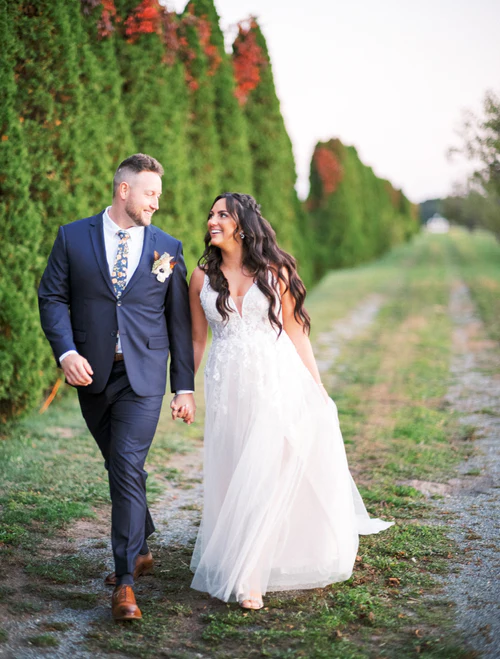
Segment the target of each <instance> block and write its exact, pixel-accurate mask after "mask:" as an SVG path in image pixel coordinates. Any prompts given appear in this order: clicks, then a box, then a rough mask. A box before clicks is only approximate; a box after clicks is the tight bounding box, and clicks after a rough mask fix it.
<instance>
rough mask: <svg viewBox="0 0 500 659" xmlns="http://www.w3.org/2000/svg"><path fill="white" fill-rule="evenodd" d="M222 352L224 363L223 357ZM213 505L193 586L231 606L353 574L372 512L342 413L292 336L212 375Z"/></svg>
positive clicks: (209, 466)
mask: <svg viewBox="0 0 500 659" xmlns="http://www.w3.org/2000/svg"><path fill="white" fill-rule="evenodd" d="M221 355H223V359H221ZM205 396H206V420H205V458H204V459H205V462H204V509H203V517H202V522H201V526H200V529H199V533H198V537H197V540H196V546H195V550H194V554H193V558H192V562H191V569H192V571H193V572H194V578H193V581H192V584H191V585H192V587H193V588H195V589H196V590H200V591H203V592H208V593H209V594H210V595H212V596H213V597H217V598H219V599H221V600H223V601H235V600H236V601H239V602H241V601H242V600H243V599H246V598H248V597H249V596H252V595H255V594H263V595H264V594H265V593H266V592H268V591H280V590H296V589H305V588H318V587H323V586H326V585H327V584H331V583H334V582H338V581H344V580H346V579H348V578H349V577H350V576H351V573H352V570H353V566H354V561H355V559H356V554H357V549H358V538H359V534H363V535H364V534H371V533H378V532H379V531H382V530H384V529H386V528H388V527H389V526H391V522H385V521H382V520H380V519H371V518H370V517H369V516H368V513H367V511H366V508H365V506H364V504H363V501H362V499H361V497H360V495H359V492H358V490H357V488H356V485H355V484H354V481H353V480H352V477H351V474H350V472H349V468H348V465H347V459H346V454H345V449H344V443H343V440H342V435H341V432H340V427H339V422H338V415H337V408H336V406H335V403H334V402H333V401H332V400H331V399H329V400H328V402H325V400H324V398H323V395H322V392H321V390H320V388H319V387H318V385H317V384H316V383H315V382H314V380H313V378H312V377H311V375H310V373H309V371H308V370H307V368H306V367H305V366H304V364H303V362H302V361H301V359H300V357H299V355H298V353H297V351H296V350H295V347H294V345H293V343H292V342H291V341H290V339H289V337H288V336H287V335H286V333H285V332H283V333H282V334H281V336H280V338H279V339H277V340H276V337H275V336H274V337H273V336H271V337H269V335H267V338H266V337H257V336H256V337H255V345H253V346H252V345H251V344H250V345H249V344H248V342H245V344H244V345H241V346H240V349H238V347H237V346H236V347H235V349H232V350H230V351H228V350H227V346H225V347H224V346H222V345H221V344H220V343H219V342H218V341H214V342H213V344H212V347H211V352H210V355H209V359H208V363H207V368H206V370H205Z"/></svg>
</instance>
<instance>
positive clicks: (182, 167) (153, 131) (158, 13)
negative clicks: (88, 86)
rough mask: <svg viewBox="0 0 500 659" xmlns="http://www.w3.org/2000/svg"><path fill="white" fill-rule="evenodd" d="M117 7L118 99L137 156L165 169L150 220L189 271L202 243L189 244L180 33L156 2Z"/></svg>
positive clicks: (190, 199)
mask: <svg viewBox="0 0 500 659" xmlns="http://www.w3.org/2000/svg"><path fill="white" fill-rule="evenodd" d="M116 5H117V9H118V12H119V15H120V16H121V32H122V33H121V39H120V41H119V43H118V51H119V62H120V68H121V72H122V76H123V79H124V81H125V84H124V88H123V96H122V98H123V104H124V106H125V107H126V108H127V114H128V117H129V121H130V126H131V128H132V132H133V139H134V142H135V145H136V149H137V150H138V151H140V152H143V153H148V154H149V155H152V156H154V157H155V158H157V159H158V160H159V161H160V162H161V164H162V165H163V167H164V169H165V176H164V178H163V196H162V200H161V202H160V210H159V211H158V213H157V214H156V215H155V220H154V221H155V224H157V225H158V226H160V227H161V228H162V229H164V230H165V231H167V232H169V233H172V234H173V235H174V236H176V237H177V238H179V239H180V240H182V241H183V242H184V249H185V254H186V258H187V260H188V264H189V266H190V267H191V268H192V267H193V266H194V263H195V256H196V257H198V256H199V254H200V253H201V252H200V250H201V244H202V243H200V242H198V244H197V245H196V246H193V243H194V242H195V241H192V239H191V235H192V232H193V231H195V229H196V225H195V223H196V220H197V219H198V218H197V214H198V213H199V206H198V204H197V203H196V201H197V197H196V188H195V185H196V183H195V181H193V180H192V179H191V173H190V163H189V141H188V135H187V129H188V91H187V86H186V82H185V76H184V67H183V65H182V63H181V62H180V60H179V57H178V53H177V52H176V45H175V44H172V45H169V43H168V37H169V35H170V31H172V30H173V31H175V32H176V31H177V29H178V26H177V25H176V23H177V18H176V16H175V14H171V13H168V12H166V11H165V10H164V8H163V7H161V6H160V5H159V3H158V2H157V1H156V0H143V2H141V3H140V4H139V5H137V4H136V3H135V2H134V3H131V2H129V1H128V0H125V1H123V0H121V2H117V3H116ZM146 10H147V11H146ZM127 12H128V13H127ZM200 240H201V238H200V237H199V241H200ZM195 247H196V251H195Z"/></svg>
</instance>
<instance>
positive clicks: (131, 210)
mask: <svg viewBox="0 0 500 659" xmlns="http://www.w3.org/2000/svg"><path fill="white" fill-rule="evenodd" d="M125 212H126V213H127V215H128V216H129V218H130V219H131V220H132V222H133V223H134V224H135V226H137V227H147V226H148V225H149V222H147V221H146V220H145V219H143V217H142V211H138V210H137V208H136V207H134V206H133V205H132V204H131V203H130V202H127V203H126V204H125ZM151 217H152V215H151ZM150 221H151V220H150Z"/></svg>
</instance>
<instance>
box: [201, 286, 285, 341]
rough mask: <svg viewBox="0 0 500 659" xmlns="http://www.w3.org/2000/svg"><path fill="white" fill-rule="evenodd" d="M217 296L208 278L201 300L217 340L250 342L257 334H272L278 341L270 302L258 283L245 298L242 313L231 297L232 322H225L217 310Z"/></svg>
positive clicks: (229, 320) (230, 320) (230, 319)
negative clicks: (269, 313) (271, 318)
mask: <svg viewBox="0 0 500 659" xmlns="http://www.w3.org/2000/svg"><path fill="white" fill-rule="evenodd" d="M217 296H218V293H217V291H214V290H213V289H212V287H211V286H210V281H209V278H208V275H205V280H204V282H203V287H202V289H201V293H200V301H201V306H202V307H203V310H204V312H205V316H206V317H207V320H208V323H209V325H210V328H211V330H212V335H213V340H214V341H218V340H220V339H234V340H238V339H240V340H244V341H249V340H251V337H252V335H255V333H259V334H262V333H264V334H268V335H269V336H270V337H272V338H274V339H276V337H277V332H276V329H275V328H273V326H272V325H271V323H270V322H269V317H268V312H269V301H268V299H267V298H266V296H265V295H264V294H263V293H262V291H261V290H260V289H259V287H258V286H257V284H256V283H254V284H252V286H251V287H250V288H249V289H248V291H247V292H246V294H245V296H244V298H243V303H242V309H241V314H240V313H239V311H238V309H237V307H236V304H235V303H234V300H233V298H231V297H230V298H229V304H230V306H231V308H232V312H231V313H230V314H229V319H228V320H223V318H222V316H221V315H220V313H219V312H218V310H217V307H216V300H217Z"/></svg>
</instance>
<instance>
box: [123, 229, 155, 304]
mask: <svg viewBox="0 0 500 659" xmlns="http://www.w3.org/2000/svg"><path fill="white" fill-rule="evenodd" d="M155 243H156V234H155V228H154V227H152V226H147V227H146V228H145V229H144V244H143V246H142V254H141V260H140V261H139V265H138V266H137V269H136V271H135V272H134V274H133V275H132V277H131V279H130V281H129V283H128V284H127V285H126V287H125V290H124V291H123V294H122V299H123V298H124V297H125V295H127V293H128V292H129V291H130V289H131V288H132V287H133V286H135V285H136V283H137V282H138V281H139V279H140V278H141V277H142V275H144V274H145V273H149V272H151V268H152V266H153V261H154V251H155Z"/></svg>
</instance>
